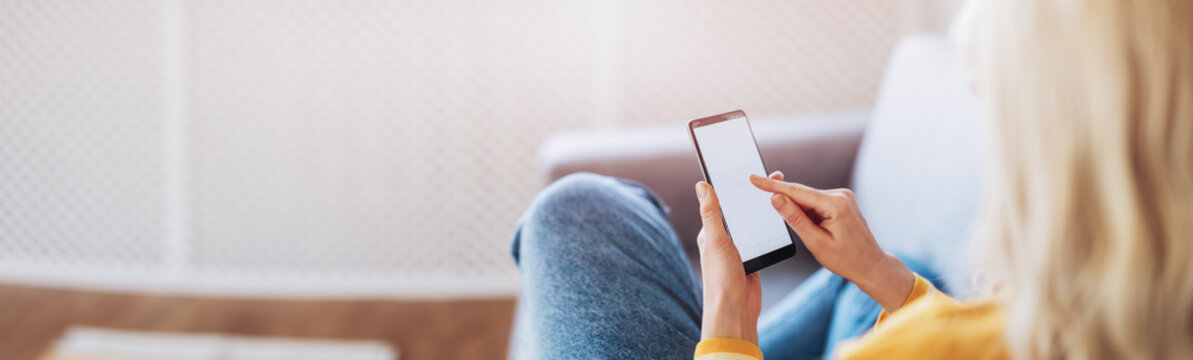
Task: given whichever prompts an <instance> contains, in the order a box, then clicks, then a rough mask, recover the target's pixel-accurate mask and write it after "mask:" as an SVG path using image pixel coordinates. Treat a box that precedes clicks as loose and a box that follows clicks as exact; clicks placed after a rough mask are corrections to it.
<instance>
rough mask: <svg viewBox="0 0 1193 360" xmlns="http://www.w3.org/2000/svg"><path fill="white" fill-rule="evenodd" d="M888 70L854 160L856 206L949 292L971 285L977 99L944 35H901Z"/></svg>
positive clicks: (883, 237) (887, 243) (884, 238)
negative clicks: (935, 274)
mask: <svg viewBox="0 0 1193 360" xmlns="http://www.w3.org/2000/svg"><path fill="white" fill-rule="evenodd" d="M885 76H886V78H885V79H884V80H883V85H882V88H881V89H880V91H879V96H878V100H877V103H876V104H875V108H874V112H873V117H872V119H871V122H870V124H869V127H868V128H867V129H866V133H865V137H864V138H863V140H862V145H861V149H860V150H859V153H858V159H857V162H856V163H855V168H854V175H853V182H852V185H853V190H854V192H855V193H856V195H857V199H858V205H859V206H860V207H861V209H862V213H863V214H864V215H865V216H866V220H867V222H868V224H869V225H870V229H871V230H872V231H873V232H874V235H875V236H876V237H877V239H878V241H879V243H880V244H882V246H883V247H884V248H885V249H887V251H891V252H895V253H900V254H904V255H908V256H911V257H914V258H917V259H919V260H922V261H925V262H927V263H928V264H930V265H932V266H934V267H935V268H936V269H937V270H938V271H939V272H940V273H941V274H946V278H945V279H944V280H945V282H946V284H948V286H950V288H951V289H952V290H953V291H954V292H959V293H961V294H965V293H969V292H971V290H972V289H969V286H967V285H968V284H970V283H971V281H969V280H970V279H971V275H970V274H971V269H969V268H968V267H967V266H965V264H967V263H969V261H968V259H970V256H969V254H968V251H967V250H966V249H967V246H966V244H968V238H969V234H968V231H969V228H970V226H971V224H972V222H973V219H974V216H975V213H976V210H977V205H978V195H979V178H980V170H981V166H980V156H979V149H980V148H981V145H980V144H979V143H980V142H981V141H982V140H981V138H980V136H979V133H978V127H979V126H978V122H979V118H980V116H979V106H978V102H977V100H976V99H975V97H974V96H973V94H972V92H971V91H970V90H969V85H968V77H967V76H966V74H965V72H964V71H963V69H962V67H961V66H960V63H959V61H958V59H957V58H956V57H955V56H954V55H953V50H952V49H951V47H950V44H949V42H948V41H947V40H946V39H945V38H944V37H943V36H938V35H913V36H909V37H906V38H904V39H903V40H902V41H900V43H899V44H898V45H897V46H896V49H895V51H894V54H893V55H892V57H891V62H890V64H889V65H888V68H887V72H886V75H885Z"/></svg>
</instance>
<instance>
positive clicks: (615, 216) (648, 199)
mask: <svg viewBox="0 0 1193 360" xmlns="http://www.w3.org/2000/svg"><path fill="white" fill-rule="evenodd" d="M646 208H649V211H644V210H643V209H646ZM664 211H665V205H662V203H661V201H659V200H658V199H657V198H655V197H654V196H653V194H651V193H650V192H649V190H646V189H645V188H644V187H641V186H638V185H635V184H633V183H629V182H626V181H624V180H620V179H617V178H613V177H608V176H603V175H597V174H592V173H575V174H571V175H567V176H565V177H563V178H560V179H559V180H556V181H555V182H554V183H552V184H551V185H549V186H547V187H546V188H545V189H543V191H542V192H540V193H539V195H538V196H537V197H536V198H535V199H534V201H533V202H531V205H530V208H529V209H528V210H527V211H526V213H525V214H523V215H522V217H521V218H520V219H519V220H518V225H517V229H515V233H514V236H513V238H512V239H511V240H512V244H511V249H510V250H511V252H512V254H513V256H514V260H515V261H518V258H519V252H520V249H519V248H520V247H521V246H525V245H524V244H521V242H522V241H537V239H543V238H547V239H557V238H577V237H580V236H569V235H578V233H588V232H591V231H601V230H602V229H603V230H609V229H608V227H616V226H622V225H626V224H628V223H630V222H629V221H627V218H632V217H635V216H639V217H653V218H651V219H648V220H649V221H654V222H658V221H662V222H664V223H666V218H665V217H664V215H663V212H664ZM525 232H533V233H534V234H530V235H533V236H526V235H527V234H525ZM569 233H571V234H569ZM614 240H616V239H614ZM533 245H534V246H535V247H543V246H548V247H549V246H550V245H551V244H533ZM575 245H576V244H569V248H571V249H573V250H574V249H575Z"/></svg>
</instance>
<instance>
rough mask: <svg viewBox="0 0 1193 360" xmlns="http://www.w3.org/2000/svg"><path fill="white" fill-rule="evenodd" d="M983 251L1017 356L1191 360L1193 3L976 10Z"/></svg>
mask: <svg viewBox="0 0 1193 360" xmlns="http://www.w3.org/2000/svg"><path fill="white" fill-rule="evenodd" d="M953 35H954V37H955V40H956V41H958V42H959V45H960V46H959V47H960V48H961V49H962V53H963V55H964V56H965V57H966V58H967V60H968V62H969V64H970V65H971V69H972V70H973V75H974V77H973V83H974V85H975V90H976V91H977V92H978V94H979V96H981V97H982V99H983V100H984V102H985V105H986V106H987V109H986V110H987V111H986V115H987V116H988V119H987V121H985V123H986V124H987V125H986V131H987V133H988V137H987V141H988V144H987V145H988V149H987V150H988V152H987V156H988V158H987V159H988V161H987V168H986V171H987V174H986V184H985V185H986V194H985V196H984V199H985V204H984V207H983V211H982V214H981V215H980V216H981V218H980V219H979V226H978V228H977V229H978V230H977V232H976V233H977V234H976V236H977V239H975V246H981V247H983V249H984V251H979V252H978V253H982V254H985V255H984V256H986V257H987V259H986V260H988V262H987V263H986V264H987V265H986V266H987V268H986V269H985V270H986V273H987V274H988V275H990V276H991V278H992V280H993V282H994V283H996V284H998V285H997V286H998V291H996V292H995V296H996V298H997V299H998V300H999V301H1001V302H1002V303H1003V306H1004V308H1005V309H1006V314H1007V319H1006V320H1007V322H1006V324H1007V326H1006V340H1007V343H1008V345H1009V346H1010V348H1011V350H1012V353H1013V354H1015V355H1016V356H1017V357H1020V358H1186V359H1187V358H1193V1H1187V0H1133V1H1128V0H1121V1H1111V0H1103V1H1099V0H1084V1H1083V0H973V1H970V4H967V6H966V8H965V10H963V13H962V15H961V18H960V19H959V20H958V23H956V24H955V25H954V29H953Z"/></svg>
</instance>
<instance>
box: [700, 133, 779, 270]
mask: <svg viewBox="0 0 1193 360" xmlns="http://www.w3.org/2000/svg"><path fill="white" fill-rule="evenodd" d="M693 132H694V133H695V136H696V143H697V144H698V146H699V147H700V156H701V157H702V158H703V161H704V167H705V169H706V170H707V171H708V181H709V183H710V184H712V186H713V189H714V190H716V192H717V198H718V199H719V200H720V201H721V214H723V215H724V217H725V225H726V226H727V227H728V230H729V237H731V238H732V239H733V244H734V245H736V246H737V251H738V252H739V253H741V258H742V260H743V261H749V260H751V259H754V258H756V257H759V256H762V255H765V254H766V253H769V252H771V251H775V250H778V249H779V248H782V247H784V246H787V245H790V244H791V237H790V236H789V235H788V234H787V225H786V223H785V222H784V221H783V218H782V217H781V216H779V213H778V212H777V211H775V208H774V207H772V206H771V204H770V197H771V193H768V192H765V191H762V190H759V189H758V188H757V187H754V185H753V184H751V183H750V174H756V175H760V176H766V168H764V167H763V166H762V155H760V154H759V153H758V146H757V145H755V144H754V136H753V134H751V133H750V126H749V124H748V123H747V122H746V118H745V117H737V118H734V119H730V120H725V121H721V122H718V123H715V124H712V125H705V126H701V127H697V128H695V129H694V130H693Z"/></svg>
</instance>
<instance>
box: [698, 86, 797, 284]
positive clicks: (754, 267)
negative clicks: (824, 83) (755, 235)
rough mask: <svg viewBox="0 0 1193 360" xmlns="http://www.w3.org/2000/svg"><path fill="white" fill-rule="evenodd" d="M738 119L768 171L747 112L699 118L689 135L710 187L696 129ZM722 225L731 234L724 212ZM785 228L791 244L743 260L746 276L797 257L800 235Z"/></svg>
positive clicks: (763, 168)
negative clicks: (741, 120) (744, 124)
mask: <svg viewBox="0 0 1193 360" xmlns="http://www.w3.org/2000/svg"><path fill="white" fill-rule="evenodd" d="M737 118H742V119H744V120H745V121H746V128H748V129H750V140H751V141H753V142H754V149H755V150H757V151H758V160H759V161H761V162H762V170H763V171H766V169H767V167H766V161H765V160H763V159H762V150H761V149H759V147H758V139H756V138H755V137H754V128H753V127H751V126H750V118H749V117H747V116H746V112H745V111H741V110H734V111H730V112H727V113H724V114H719V115H713V116H709V117H704V118H699V119H696V120H692V121H689V122H688V135H690V136H691V138H692V145H693V146H695V147H696V159H697V161H699V162H700V172H701V173H702V174H704V181H707V182H708V184H709V185H712V179H711V178H710V177H709V176H708V168H707V167H705V166H704V154H703V153H701V152H700V142H699V141H698V140H696V128H698V127H702V126H708V125H712V124H716V123H719V122H722V121H727V120H732V119H737ZM763 176H766V174H763ZM713 188H714V189H715V188H716V186H715V185H714V186H713ZM721 223H722V225H723V226H725V232H726V233H729V224H727V223H725V213H724V212H723V211H722V213H721ZM783 227H785V228H787V235H788V236H789V237H790V240H791V243H790V244H787V246H784V247H781V248H778V249H775V250H774V251H771V252H768V253H765V254H762V255H760V256H758V257H756V258H753V259H749V260H746V259H742V266H744V267H745V268H746V274H752V273H754V272H756V271H758V270H762V269H763V268H766V267H767V266H771V265H774V264H775V263H778V262H780V261H783V260H786V259H787V258H790V257H792V256H795V239H797V238H799V235H796V234H795V231H793V230H792V229H791V227H790V226H788V225H787V222H783ZM729 238H730V239H732V238H733V234H729Z"/></svg>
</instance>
